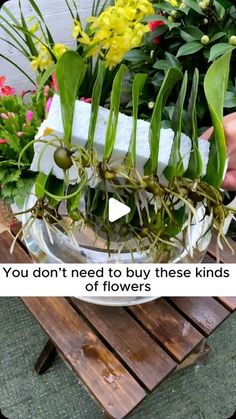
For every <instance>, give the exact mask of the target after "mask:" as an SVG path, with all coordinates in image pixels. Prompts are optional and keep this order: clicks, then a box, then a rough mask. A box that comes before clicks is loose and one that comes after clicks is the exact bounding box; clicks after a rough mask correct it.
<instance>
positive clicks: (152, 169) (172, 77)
mask: <svg viewBox="0 0 236 419" xmlns="http://www.w3.org/2000/svg"><path fill="white" fill-rule="evenodd" d="M181 77H182V73H181V71H180V70H179V69H177V68H170V69H169V70H168V71H167V73H166V76H165V78H164V81H163V83H162V85H161V88H160V90H159V93H158V96H157V99H156V103H155V106H154V109H153V114H152V118H151V122H150V129H149V144H150V158H149V161H148V162H147V164H146V165H145V168H144V173H145V175H149V174H151V173H153V174H154V175H155V174H156V171H157V168H158V153H159V142H160V131H161V117H162V113H163V109H164V107H165V104H166V101H167V99H168V97H169V95H170V93H171V91H172V89H173V87H174V85H175V84H176V83H177V81H179V80H180V79H181Z"/></svg>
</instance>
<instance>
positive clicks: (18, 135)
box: [16, 131, 24, 137]
mask: <svg viewBox="0 0 236 419" xmlns="http://www.w3.org/2000/svg"><path fill="white" fill-rule="evenodd" d="M16 135H17V137H22V135H24V133H23V132H22V131H18V132H17V133H16Z"/></svg>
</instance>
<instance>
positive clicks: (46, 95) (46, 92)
mask: <svg viewBox="0 0 236 419" xmlns="http://www.w3.org/2000/svg"><path fill="white" fill-rule="evenodd" d="M49 90H50V86H48V84H47V85H46V86H44V89H43V95H44V96H45V97H48V93H49Z"/></svg>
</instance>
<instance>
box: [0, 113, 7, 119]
mask: <svg viewBox="0 0 236 419" xmlns="http://www.w3.org/2000/svg"><path fill="white" fill-rule="evenodd" d="M0 116H1V118H2V119H8V118H9V117H8V115H7V114H6V113H3V112H2V113H1V114H0Z"/></svg>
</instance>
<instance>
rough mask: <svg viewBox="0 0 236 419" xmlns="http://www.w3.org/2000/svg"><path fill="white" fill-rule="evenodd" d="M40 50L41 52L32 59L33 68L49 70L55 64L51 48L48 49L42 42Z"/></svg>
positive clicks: (35, 69)
mask: <svg viewBox="0 0 236 419" xmlns="http://www.w3.org/2000/svg"><path fill="white" fill-rule="evenodd" d="M39 50H40V52H39V54H38V56H37V57H32V58H33V59H32V61H31V68H32V69H33V70H34V71H38V70H40V71H43V70H47V69H48V68H49V67H50V66H51V65H52V64H53V60H52V57H51V54H50V52H49V50H48V49H47V47H46V46H45V45H43V44H40V47H39Z"/></svg>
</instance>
